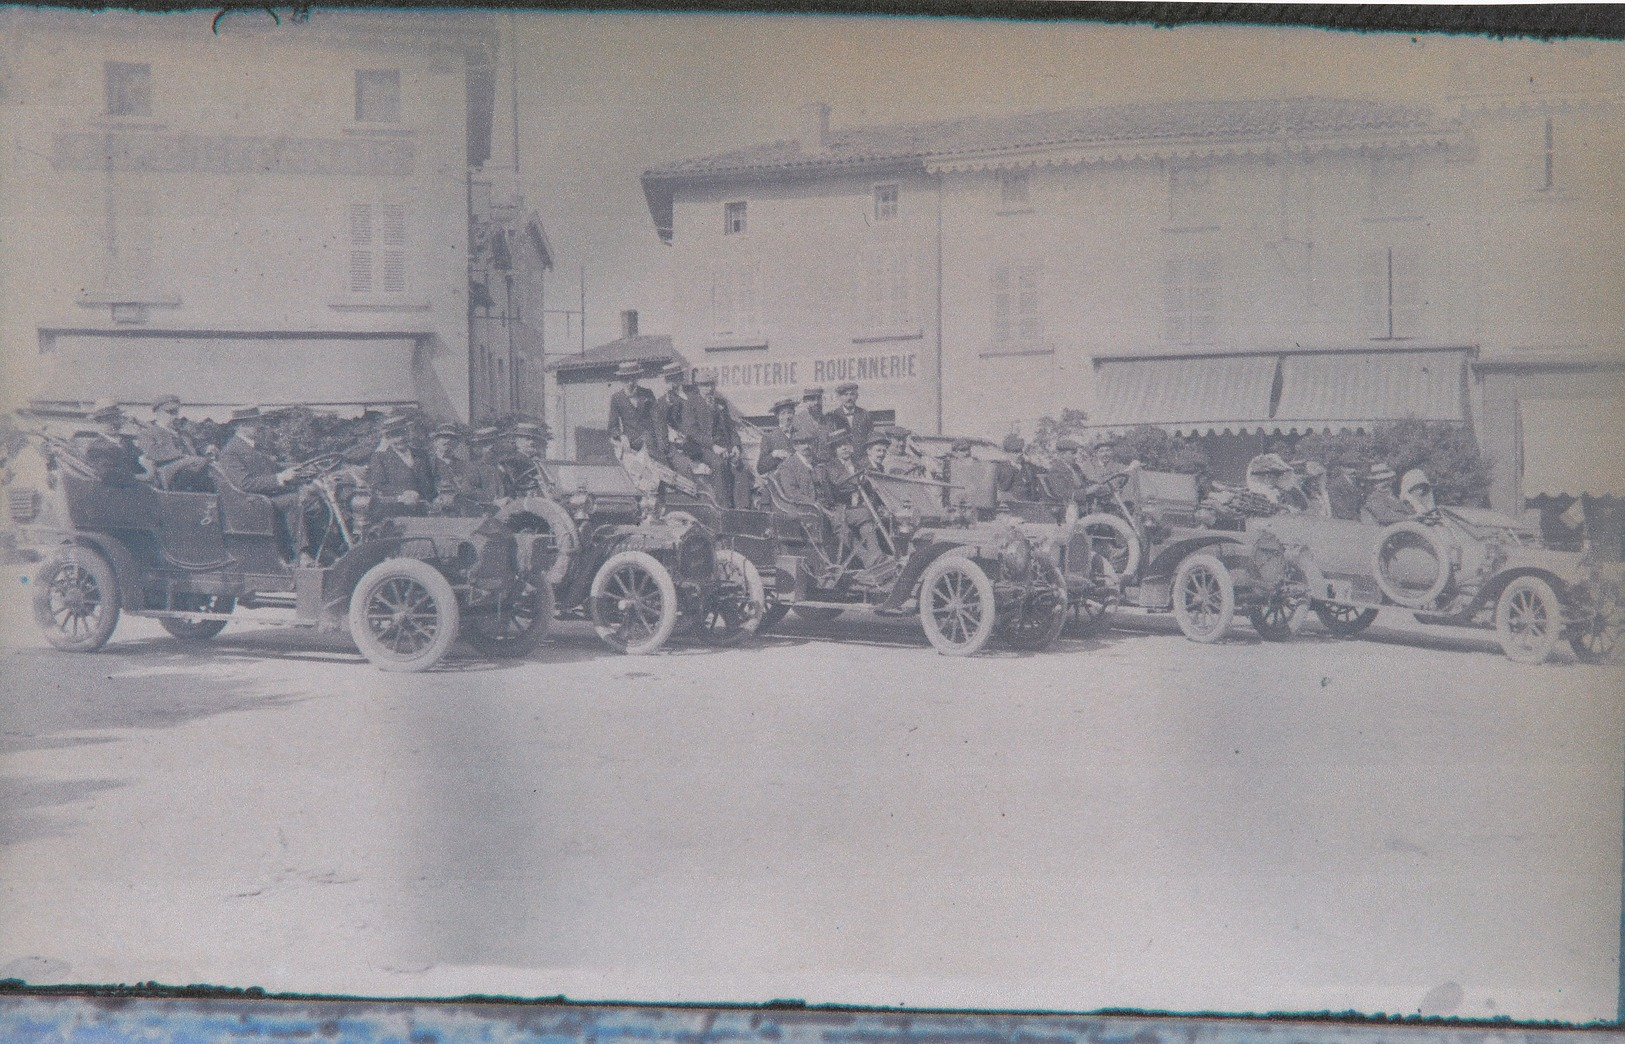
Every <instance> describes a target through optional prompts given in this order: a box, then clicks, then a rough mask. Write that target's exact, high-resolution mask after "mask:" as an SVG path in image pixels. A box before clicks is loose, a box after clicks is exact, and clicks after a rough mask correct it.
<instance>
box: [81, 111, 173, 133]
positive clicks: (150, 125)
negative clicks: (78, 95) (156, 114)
mask: <svg viewBox="0 0 1625 1044" xmlns="http://www.w3.org/2000/svg"><path fill="white" fill-rule="evenodd" d="M90 123H91V126H93V127H100V128H102V129H103V130H142V131H166V130H168V129H169V124H167V123H165V122H163V121H162V120H155V119H153V118H152V117H151V116H110V115H108V114H107V113H105V112H104V113H102V114H101V115H99V116H97V117H96V118H95V119H93V120H91V121H90Z"/></svg>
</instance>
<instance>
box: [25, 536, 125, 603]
mask: <svg viewBox="0 0 1625 1044" xmlns="http://www.w3.org/2000/svg"><path fill="white" fill-rule="evenodd" d="M53 536H54V537H55V539H52V540H51V541H50V542H49V543H47V542H45V541H40V542H39V543H38V544H36V545H35V546H37V547H38V548H39V550H40V551H41V552H42V553H43V556H49V555H50V554H51V553H53V552H54V551H55V550H56V549H57V548H61V547H73V546H77V547H88V548H90V549H91V550H92V551H95V552H96V553H97V554H99V555H101V556H102V557H103V558H105V559H107V561H108V562H109V563H110V564H111V565H112V566H113V576H114V578H115V579H117V580H118V590H119V608H121V609H131V610H134V609H140V608H142V606H143V605H144V604H145V602H146V598H145V592H144V591H143V590H142V585H141V573H142V570H141V566H140V565H138V564H137V563H136V560H135V555H134V554H133V553H132V552H131V551H130V549H129V548H128V547H126V546H124V541H122V540H120V539H118V538H117V537H115V536H110V535H108V534H107V533H93V532H88V531H86V530H79V529H70V530H61V531H58V532H57V533H55V534H53ZM43 556H42V557H43Z"/></svg>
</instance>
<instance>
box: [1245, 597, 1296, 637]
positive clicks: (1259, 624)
mask: <svg viewBox="0 0 1625 1044" xmlns="http://www.w3.org/2000/svg"><path fill="white" fill-rule="evenodd" d="M1308 618H1309V606H1308V604H1307V603H1299V604H1298V605H1294V606H1288V605H1287V604H1285V603H1284V602H1279V601H1272V602H1270V603H1269V604H1268V605H1261V606H1258V607H1257V608H1254V609H1250V610H1248V611H1247V620H1248V622H1249V623H1251V624H1252V625H1253V630H1255V631H1257V632H1258V636H1259V637H1260V638H1262V639H1264V640H1265V641H1266V642H1284V641H1289V640H1290V639H1291V638H1293V637H1294V636H1295V635H1297V633H1298V631H1299V629H1301V628H1302V627H1303V622H1304V621H1305V620H1307V619H1308Z"/></svg>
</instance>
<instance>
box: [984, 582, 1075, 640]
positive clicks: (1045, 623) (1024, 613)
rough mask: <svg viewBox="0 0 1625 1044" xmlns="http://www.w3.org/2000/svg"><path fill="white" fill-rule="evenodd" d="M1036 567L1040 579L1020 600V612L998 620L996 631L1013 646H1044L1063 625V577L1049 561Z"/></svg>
mask: <svg viewBox="0 0 1625 1044" xmlns="http://www.w3.org/2000/svg"><path fill="white" fill-rule="evenodd" d="M1037 568H1038V569H1039V571H1040V572H1041V573H1042V577H1041V583H1039V584H1036V585H1034V590H1033V592H1032V593H1031V594H1029V595H1028V596H1027V597H1026V599H1025V600H1024V601H1023V603H1022V605H1021V613H1020V616H1019V617H1016V618H1010V619H1006V620H1001V621H999V635H1000V637H1002V638H1003V639H1004V641H1005V643H1006V644H1008V645H1009V646H1010V647H1011V648H1013V649H1030V650H1036V649H1047V648H1049V647H1050V646H1051V645H1054V644H1055V639H1057V638H1059V637H1060V636H1061V628H1062V627H1064V626H1066V609H1067V605H1066V578H1065V577H1063V576H1062V575H1061V571H1060V570H1059V569H1057V568H1056V567H1055V566H1054V565H1052V564H1050V563H1049V562H1039V563H1037Z"/></svg>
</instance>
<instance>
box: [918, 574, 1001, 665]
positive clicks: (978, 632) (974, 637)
mask: <svg viewBox="0 0 1625 1044" xmlns="http://www.w3.org/2000/svg"><path fill="white" fill-rule="evenodd" d="M995 613H996V610H995V607H994V601H993V581H991V580H989V579H988V577H987V573H986V572H985V571H984V570H983V569H982V567H981V566H979V565H977V564H976V563H975V562H973V561H972V560H970V559H969V558H966V557H964V556H963V555H957V554H948V555H943V556H942V557H941V558H939V559H937V560H936V561H935V562H932V563H931V564H930V565H929V566H927V567H926V570H925V575H924V576H922V577H920V623H921V624H922V625H923V626H924V627H925V636H926V637H927V638H928V639H930V641H931V644H932V645H933V646H934V647H935V648H936V650H937V652H939V653H942V654H943V655H944V656H970V655H972V654H973V653H976V652H979V651H981V649H982V647H983V646H984V645H986V644H987V640H988V638H990V637H991V636H992V634H993V625H994V622H995V620H994V618H995Z"/></svg>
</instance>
